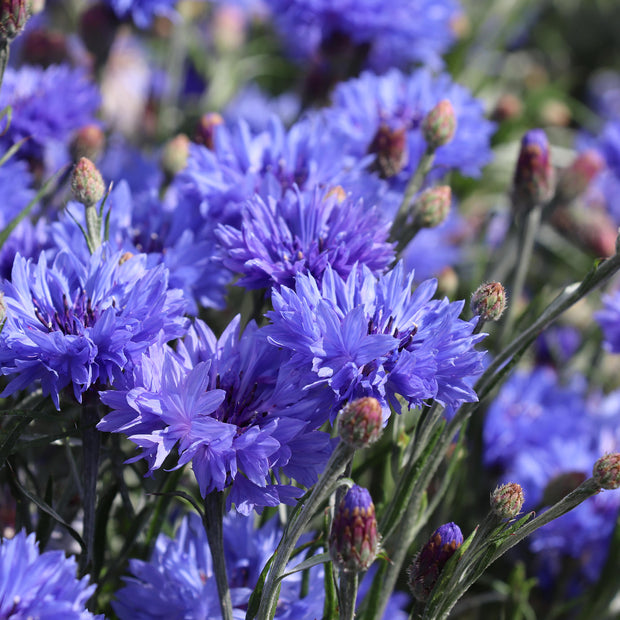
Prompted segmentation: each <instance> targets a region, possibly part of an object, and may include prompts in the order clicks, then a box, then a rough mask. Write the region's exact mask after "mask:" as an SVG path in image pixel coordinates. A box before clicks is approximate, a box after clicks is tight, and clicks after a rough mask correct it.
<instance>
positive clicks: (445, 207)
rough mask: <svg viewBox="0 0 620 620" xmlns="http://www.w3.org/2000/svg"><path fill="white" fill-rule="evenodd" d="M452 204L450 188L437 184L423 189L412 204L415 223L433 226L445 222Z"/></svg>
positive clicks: (421, 225)
mask: <svg viewBox="0 0 620 620" xmlns="http://www.w3.org/2000/svg"><path fill="white" fill-rule="evenodd" d="M451 205H452V189H451V188H450V186H449V185H438V186H437V187H429V188H428V189H426V190H424V191H423V192H422V193H421V194H420V195H419V196H418V197H417V198H416V200H415V204H414V206H413V209H414V213H415V223H416V225H417V226H419V227H420V228H435V227H436V226H439V224H441V223H443V222H445V220H446V218H447V217H448V213H450V206H451Z"/></svg>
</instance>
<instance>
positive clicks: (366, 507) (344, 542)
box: [329, 485, 379, 573]
mask: <svg viewBox="0 0 620 620" xmlns="http://www.w3.org/2000/svg"><path fill="white" fill-rule="evenodd" d="M378 548H379V534H378V533H377V519H376V517H375V505H374V504H373V502H372V498H371V497H370V493H369V492H368V491H367V490H366V489H364V488H362V487H359V486H357V485H353V486H352V487H351V488H350V489H349V491H348V492H347V494H346V495H345V496H344V498H343V499H342V501H341V502H340V505H339V506H338V508H337V509H336V514H335V515H334V521H333V523H332V530H331V533H330V536H329V554H330V556H331V558H332V561H333V562H334V564H335V565H336V566H337V567H338V568H339V569H340V570H342V571H345V572H358V573H359V572H362V571H365V570H368V568H369V567H370V565H371V564H372V563H373V562H374V560H375V557H376V555H377V550H378Z"/></svg>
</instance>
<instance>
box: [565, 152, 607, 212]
mask: <svg viewBox="0 0 620 620" xmlns="http://www.w3.org/2000/svg"><path fill="white" fill-rule="evenodd" d="M604 167H605V160H604V159H603V157H602V155H601V154H600V153H599V152H598V151H596V150H594V149H588V150H587V151H583V153H580V154H579V155H578V156H577V158H576V159H575V161H574V162H573V163H572V164H571V165H570V166H569V167H568V168H566V170H564V171H563V172H562V174H561V175H560V178H559V180H558V189H557V191H558V196H559V197H560V199H561V200H562V201H563V202H570V201H571V200H574V199H575V198H577V196H579V195H581V194H583V192H585V191H586V189H588V186H589V185H590V183H591V182H592V181H593V180H594V178H595V177H596V176H597V175H598V174H599V172H601V171H602V170H603V168H604Z"/></svg>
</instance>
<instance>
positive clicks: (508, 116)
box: [491, 93, 523, 123]
mask: <svg viewBox="0 0 620 620" xmlns="http://www.w3.org/2000/svg"><path fill="white" fill-rule="evenodd" d="M522 113H523V103H522V102H521V99H519V97H517V96H516V95H514V94H512V93H505V94H503V95H502V96H501V97H500V98H499V99H498V100H497V103H496V104H495V108H494V110H493V113H492V114H491V118H492V119H493V120H494V121H499V122H500V123H501V122H504V121H510V120H513V119H516V118H518V117H519V116H521V114H522Z"/></svg>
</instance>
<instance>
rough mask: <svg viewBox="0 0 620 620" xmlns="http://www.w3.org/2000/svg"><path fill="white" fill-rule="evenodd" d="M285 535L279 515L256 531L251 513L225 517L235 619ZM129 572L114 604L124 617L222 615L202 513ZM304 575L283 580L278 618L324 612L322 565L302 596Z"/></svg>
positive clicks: (295, 619) (300, 618)
mask: <svg viewBox="0 0 620 620" xmlns="http://www.w3.org/2000/svg"><path fill="white" fill-rule="evenodd" d="M281 535H282V531H281V529H280V527H279V526H278V524H277V521H276V519H270V520H269V521H268V522H267V523H266V524H265V525H263V526H262V527H261V528H260V529H256V528H255V526H254V519H253V518H252V517H241V516H240V515H229V516H226V517H225V518H224V554H225V557H226V568H227V571H228V582H229V586H230V592H231V599H232V604H233V617H234V618H235V620H243V618H245V615H246V611H247V605H248V602H249V599H250V595H251V593H252V590H253V589H254V587H255V586H256V584H257V583H258V578H259V576H260V573H261V571H262V569H263V568H264V567H265V565H266V563H267V560H268V559H269V558H270V557H271V555H272V554H273V552H274V551H275V549H276V547H277V546H278V542H279V541H280V538H281ZM129 570H130V573H131V575H132V576H131V577H125V578H124V580H125V586H124V587H123V588H122V589H121V590H119V591H118V592H117V593H116V597H117V600H116V601H113V602H112V607H113V608H114V611H115V612H116V613H117V614H118V616H119V617H120V618H121V620H129V619H131V620H134V619H135V620H152V619H154V618H188V619H189V618H196V619H198V618H220V617H221V611H220V602H219V596H218V593H217V587H216V584H215V577H214V575H213V567H212V559H211V553H210V550H209V543H208V542H207V537H206V534H205V531H204V527H203V526H202V523H201V521H200V518H199V517H198V515H196V514H190V515H188V516H187V517H185V518H184V519H183V521H182V522H181V525H180V527H179V530H178V531H177V534H176V537H175V538H174V539H170V538H168V537H167V536H165V535H164V534H160V535H159V537H158V538H157V542H156V544H155V549H154V550H153V554H152V555H151V558H150V560H149V561H148V562H144V561H142V560H130V562H129ZM302 574H303V573H302V572H298V573H294V574H292V575H289V576H288V577H286V578H285V579H283V580H282V587H281V590H280V597H279V601H278V608H277V611H276V615H275V617H276V618H278V619H279V620H313V619H314V618H319V617H321V616H322V613H323V600H324V595H325V589H324V581H323V569H322V567H320V566H316V567H314V568H312V569H310V571H309V580H308V584H307V585H308V590H307V592H306V594H305V596H304V597H303V598H302V597H301V591H302Z"/></svg>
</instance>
